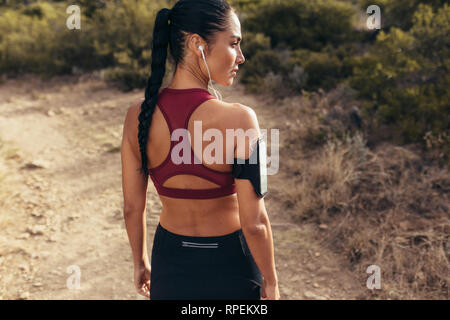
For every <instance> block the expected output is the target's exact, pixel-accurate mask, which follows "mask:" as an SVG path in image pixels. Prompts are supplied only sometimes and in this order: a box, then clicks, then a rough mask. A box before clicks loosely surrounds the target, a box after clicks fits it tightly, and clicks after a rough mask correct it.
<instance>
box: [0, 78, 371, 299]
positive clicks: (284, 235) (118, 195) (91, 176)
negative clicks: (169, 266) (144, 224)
mask: <svg viewBox="0 0 450 320" xmlns="http://www.w3.org/2000/svg"><path fill="white" fill-rule="evenodd" d="M220 91H221V93H222V95H223V97H224V100H226V101H230V102H240V103H242V104H245V105H248V106H250V107H252V108H253V109H254V110H255V111H256V112H257V114H258V118H259V122H260V125H261V128H267V129H269V128H279V129H280V139H282V138H283V131H284V130H285V129H283V123H284V122H283V121H285V120H284V119H285V118H284V117H286V116H287V115H280V114H279V113H278V112H277V110H276V108H271V107H270V105H268V102H267V100H265V99H263V98H261V97H257V96H253V95H245V94H244V92H243V89H242V88H241V87H240V86H238V85H235V86H234V87H233V88H223V87H220ZM142 96H143V91H142V90H139V91H134V92H130V93H121V92H120V91H117V90H115V89H113V88H110V87H108V86H107V85H106V84H104V83H103V82H102V81H100V80H97V79H95V78H88V77H84V78H82V79H79V80H77V79H76V78H71V77H69V78H58V79H55V80H52V81H47V82H43V81H38V80H36V79H34V78H26V79H20V80H9V81H7V82H6V83H4V84H2V85H0V137H1V138H2V140H3V141H5V143H6V146H7V147H8V148H13V150H15V151H10V152H9V154H10V158H9V159H8V160H7V161H6V163H4V165H3V166H6V168H7V172H8V174H7V177H6V179H7V180H6V181H7V183H6V184H5V186H6V188H4V189H5V190H6V191H7V192H8V193H9V194H10V196H9V197H8V198H7V199H6V201H5V203H4V207H3V208H2V210H1V211H0V227H1V230H2V232H1V235H0V298H1V299H18V298H23V299H136V297H137V295H136V293H135V291H134V286H133V282H132V275H133V265H132V259H131V250H130V247H129V244H128V238H127V235H126V230H125V227H124V222H123V218H122V211H121V208H122V202H123V198H122V187H121V165H120V152H119V151H118V148H120V142H121V134H122V125H123V120H124V117H125V113H126V110H127V107H128V106H129V105H130V104H131V103H132V102H133V101H136V100H137V99H139V98H141V97H142ZM114 148H115V149H114ZM10 150H11V149H10ZM109 151H113V152H109ZM114 151H115V152H114ZM281 160H282V159H281ZM286 179H289V173H288V172H285V171H284V170H283V165H282V163H281V164H280V172H279V173H278V174H277V175H275V176H270V177H269V186H270V190H271V194H270V195H268V196H267V197H266V199H267V200H266V201H265V202H266V205H267V210H268V213H269V217H270V219H271V223H272V228H273V234H274V243H275V254H276V264H277V270H278V275H279V280H280V291H281V298H282V299H354V298H358V297H360V296H361V295H362V294H363V293H364V290H367V289H365V282H361V275H359V276H356V275H354V274H352V273H350V272H349V271H346V270H343V269H342V268H341V267H340V266H341V265H342V264H341V260H340V258H339V257H337V256H335V255H334V254H333V253H331V252H329V251H327V250H326V249H324V248H321V247H320V246H319V244H318V243H317V242H316V241H315V240H314V232H315V231H314V229H313V228H312V227H310V226H308V225H305V226H297V225H295V224H293V223H291V222H290V221H289V218H288V215H287V212H286V209H283V208H282V205H281V203H280V202H281V201H277V199H278V197H277V194H279V193H280V192H282V191H280V190H282V188H281V187H280V186H282V184H283V181H286ZM147 207H148V214H149V215H148V218H147V221H148V232H149V234H148V239H149V246H148V247H149V250H151V248H152V241H153V235H154V231H155V227H156V225H157V223H158V220H159V212H160V210H161V204H160V201H159V198H158V196H157V194H156V191H155V189H154V186H153V185H152V184H151V183H150V184H149V190H148V203H147ZM2 219H3V220H2ZM149 256H150V252H149ZM69 266H76V267H77V268H79V270H80V272H81V279H80V280H81V281H80V285H81V287H80V288H79V289H68V287H67V279H68V278H69V277H70V276H71V274H69V273H68V272H67V268H68V267H69Z"/></svg>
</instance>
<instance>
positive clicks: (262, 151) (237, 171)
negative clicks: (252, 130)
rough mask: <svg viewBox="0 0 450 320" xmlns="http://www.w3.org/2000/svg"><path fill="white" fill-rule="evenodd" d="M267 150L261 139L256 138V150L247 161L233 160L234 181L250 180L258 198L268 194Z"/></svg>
mask: <svg viewBox="0 0 450 320" xmlns="http://www.w3.org/2000/svg"><path fill="white" fill-rule="evenodd" d="M266 163H267V148H266V142H265V140H264V139H263V138H261V137H260V138H258V140H257V141H256V148H254V149H253V151H252V153H251V155H250V157H249V158H248V159H241V158H234V160H233V170H232V175H233V177H235V178H236V179H248V180H250V182H251V184H252V186H253V189H254V190H255V192H256V194H257V195H258V197H260V198H264V196H265V195H266V194H267V193H268V192H269V191H268V189H267V167H266Z"/></svg>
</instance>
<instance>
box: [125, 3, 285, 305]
mask: <svg viewBox="0 0 450 320" xmlns="http://www.w3.org/2000/svg"><path fill="white" fill-rule="evenodd" d="M240 38H241V30H240V23H239V19H238V17H237V15H236V13H235V11H234V9H233V8H232V7H230V6H229V5H228V4H227V3H226V1H223V0H180V1H178V2H177V3H176V4H175V5H174V7H173V8H172V9H171V10H169V9H162V10H161V11H159V12H158V14H157V17H156V22H155V28H154V34H153V51H152V70H151V77H150V79H149V81H148V87H147V89H146V91H145V99H143V101H142V99H141V100H140V101H138V102H137V103H135V104H134V105H131V106H130V107H129V109H128V112H127V115H126V119H125V123H124V130H123V141H122V149H121V155H122V184H123V193H124V217H125V224H126V228H127V233H128V238H129V241H130V245H131V249H132V252H133V261H134V267H135V269H134V281H135V286H136V289H137V290H138V292H139V293H140V294H142V295H144V296H146V297H149V298H150V299H152V300H156V299H178V300H184V299H261V296H262V298H263V299H279V290H278V279H277V274H276V269H275V262H274V250H273V240H272V231H271V227H270V223H269V219H268V215H267V212H266V209H265V205H264V200H263V199H262V198H260V197H259V196H258V195H257V194H256V193H255V190H254V188H253V186H252V183H251V182H250V181H249V180H247V179H234V177H233V176H232V174H231V169H232V164H233V162H231V164H230V162H229V159H230V157H227V155H231V158H233V157H236V158H237V157H239V158H242V159H249V157H250V155H251V153H252V146H254V144H252V141H253V140H254V139H255V136H246V137H244V139H241V138H242V136H241V137H235V136H231V137H230V138H228V136H227V137H226V129H235V130H237V129H242V130H243V131H246V130H249V129H251V130H253V131H252V132H254V133H255V132H256V134H257V136H256V138H258V137H260V129H259V124H258V121H257V118H256V115H255V113H254V111H253V110H252V109H251V108H249V107H246V106H244V105H241V104H239V103H226V102H223V101H221V98H217V99H216V98H215V97H214V96H212V95H211V94H210V92H209V91H208V90H207V89H208V88H209V83H210V82H211V80H212V79H214V81H216V82H217V83H220V84H222V85H224V86H230V85H231V84H232V83H233V78H234V77H235V76H236V73H234V72H233V71H236V69H237V68H238V65H239V64H242V63H244V61H245V59H244V56H243V54H242V52H241V49H240V41H241V39H240ZM169 45H170V52H171V55H172V57H173V59H174V61H175V64H176V70H175V74H174V76H173V79H172V81H171V84H170V85H169V86H168V87H167V88H164V89H162V90H161V88H160V87H161V84H162V81H163V77H164V74H165V63H166V58H167V47H168V46H169ZM194 121H195V122H196V123H201V127H202V132H205V131H206V130H208V129H213V130H215V131H214V132H216V133H220V134H222V136H223V137H224V140H223V141H222V142H223V143H222V145H223V146H221V148H222V149H221V150H222V151H223V152H222V154H223V155H224V156H222V155H221V152H220V149H219V152H217V153H218V156H217V157H218V158H219V161H215V162H213V163H211V162H210V161H208V163H206V161H202V160H201V161H200V162H199V163H196V162H195V161H196V160H198V159H201V157H200V156H203V155H204V154H206V153H207V152H205V149H207V147H208V144H205V143H204V141H203V140H202V132H200V133H198V132H197V133H196V134H194V133H195V132H194V131H195V130H194ZM197 121H201V122H197ZM180 128H185V129H187V132H188V133H189V139H190V137H192V139H191V140H190V141H196V140H197V139H200V144H197V145H196V144H195V143H194V146H192V148H191V146H190V144H188V146H189V148H188V149H187V150H188V152H189V151H190V152H191V158H190V159H191V162H190V163H189V162H188V163H186V162H184V163H179V162H177V161H176V159H175V158H176V155H177V154H179V155H180V156H182V155H181V154H182V153H183V152H179V153H178V152H175V153H172V150H174V148H177V147H179V146H181V145H182V144H181V143H180V144H177V141H181V140H183V141H184V139H179V138H174V135H175V134H174V130H175V129H180ZM251 130H250V131H251ZM185 132H186V131H185ZM225 137H226V138H227V139H226V138H225ZM252 137H253V138H252ZM171 138H172V141H171ZM239 139H240V140H245V141H244V142H245V143H244V144H245V148H242V149H241V148H236V146H237V143H238V140H239ZM239 143H240V142H239ZM200 147H201V149H200ZM175 150H176V149H175ZM217 157H216V158H215V159H216V160H217ZM174 159H175V160H174ZM184 159H186V158H184ZM188 159H189V157H188ZM227 159H228V160H227ZM192 160H194V162H192ZM148 175H150V177H151V179H152V181H153V183H154V185H155V187H156V190H157V192H158V194H159V197H160V199H161V203H162V211H161V215H160V222H159V224H158V226H157V228H156V232H155V236H154V241H153V249H152V256H151V266H150V262H149V259H148V255H147V246H146V243H147V242H146V222H145V212H146V193H147V186H148Z"/></svg>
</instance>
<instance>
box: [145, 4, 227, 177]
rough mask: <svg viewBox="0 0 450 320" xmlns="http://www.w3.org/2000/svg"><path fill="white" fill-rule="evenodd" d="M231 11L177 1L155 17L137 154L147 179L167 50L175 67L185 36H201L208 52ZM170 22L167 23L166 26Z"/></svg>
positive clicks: (215, 6) (225, 27)
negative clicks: (151, 142)
mask: <svg viewBox="0 0 450 320" xmlns="http://www.w3.org/2000/svg"><path fill="white" fill-rule="evenodd" d="M231 10H233V11H235V10H234V8H232V7H231V6H230V5H229V4H228V3H227V2H226V1H225V0H180V1H178V2H177V3H176V4H175V5H174V7H173V8H172V10H169V9H161V10H160V11H159V12H158V14H157V15H156V20H155V26H154V29H153V41H152V42H153V46H152V70H151V76H150V78H149V80H148V83H147V88H146V89H145V100H144V102H142V105H141V112H140V114H139V130H138V140H139V150H140V153H141V160H142V167H141V168H140V171H141V173H142V174H144V175H145V176H147V175H148V168H147V160H148V159H147V142H148V136H149V129H150V124H151V121H152V117H153V113H154V111H155V108H156V103H157V101H158V93H159V89H160V87H161V84H162V82H163V79H164V75H165V73H166V60H167V47H168V45H169V44H170V53H171V56H172V58H173V60H174V62H175V67H177V66H178V65H179V64H180V63H181V62H183V58H184V55H185V40H186V37H187V34H188V33H193V34H194V33H195V34H198V35H199V36H201V37H202V38H203V39H204V40H205V42H206V43H207V45H208V47H209V49H211V47H212V46H213V45H214V42H215V41H214V36H215V33H216V32H218V31H226V30H227V28H228V27H229V26H228V17H229V13H230V11H231ZM169 21H170V23H169Z"/></svg>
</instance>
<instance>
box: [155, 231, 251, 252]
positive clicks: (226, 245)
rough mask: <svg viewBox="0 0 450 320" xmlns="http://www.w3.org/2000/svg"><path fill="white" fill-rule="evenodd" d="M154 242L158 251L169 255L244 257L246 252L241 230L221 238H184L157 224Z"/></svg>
mask: <svg viewBox="0 0 450 320" xmlns="http://www.w3.org/2000/svg"><path fill="white" fill-rule="evenodd" d="M155 240H157V241H156V242H157V243H156V245H158V246H159V248H160V249H163V250H164V251H166V252H171V253H175V252H177V253H189V254H203V253H205V254H206V253H207V254H212V255H214V254H215V253H216V254H223V253H229V254H231V255H234V254H239V253H240V254H242V253H244V255H246V251H248V246H247V244H246V241H245V238H244V235H243V232H242V229H238V230H236V231H234V232H232V233H229V234H225V235H222V236H206V237H203V236H186V235H180V234H176V233H173V232H170V231H169V230H167V229H166V228H164V227H163V226H162V225H161V224H160V223H158V226H157V228H156V234H155Z"/></svg>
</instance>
